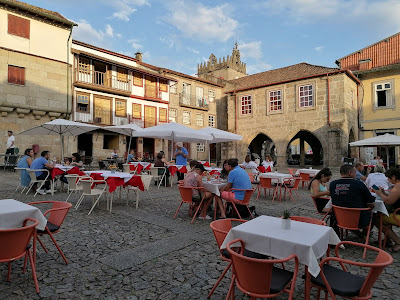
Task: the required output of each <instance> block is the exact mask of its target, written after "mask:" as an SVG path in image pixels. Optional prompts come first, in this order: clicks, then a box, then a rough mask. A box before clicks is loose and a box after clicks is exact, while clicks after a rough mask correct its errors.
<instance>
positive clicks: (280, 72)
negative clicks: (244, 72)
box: [231, 63, 339, 90]
mask: <svg viewBox="0 0 400 300" xmlns="http://www.w3.org/2000/svg"><path fill="white" fill-rule="evenodd" d="M336 71H339V69H338V68H327V67H322V66H315V65H311V64H308V63H299V64H296V65H292V66H288V67H284V68H280V69H275V70H270V71H266V72H261V73H257V74H254V75H249V76H245V77H241V78H238V79H234V80H231V82H232V83H234V84H236V87H235V90H243V89H250V88H253V87H258V86H267V85H273V84H278V83H280V82H287V81H294V80H297V79H300V78H304V77H311V76H316V75H323V74H326V73H330V72H336Z"/></svg>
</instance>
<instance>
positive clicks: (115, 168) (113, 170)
mask: <svg viewBox="0 0 400 300" xmlns="http://www.w3.org/2000/svg"><path fill="white" fill-rule="evenodd" d="M108 168H109V169H110V171H111V173H115V172H116V171H117V166H116V165H110V166H109V167H108Z"/></svg>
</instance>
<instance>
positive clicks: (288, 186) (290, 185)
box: [283, 177, 301, 203]
mask: <svg viewBox="0 0 400 300" xmlns="http://www.w3.org/2000/svg"><path fill="white" fill-rule="evenodd" d="M300 181H301V179H300V178H299V177H297V178H290V179H285V180H284V181H283V187H284V188H285V199H286V191H287V192H288V195H289V197H290V198H292V201H293V202H295V203H296V200H294V198H293V194H292V191H293V192H294V193H295V195H296V196H297V199H299V200H300V196H299V194H298V193H297V190H298V189H299V185H300Z"/></svg>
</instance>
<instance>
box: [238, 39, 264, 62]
mask: <svg viewBox="0 0 400 300" xmlns="http://www.w3.org/2000/svg"><path fill="white" fill-rule="evenodd" d="M238 48H239V50H240V53H241V55H242V58H255V59H260V58H261V57H262V51H261V41H256V42H250V43H247V44H246V43H242V44H239V45H238Z"/></svg>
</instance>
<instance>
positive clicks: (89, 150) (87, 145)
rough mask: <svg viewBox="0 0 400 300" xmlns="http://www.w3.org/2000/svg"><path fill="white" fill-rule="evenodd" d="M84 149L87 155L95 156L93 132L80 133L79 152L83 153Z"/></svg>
mask: <svg viewBox="0 0 400 300" xmlns="http://www.w3.org/2000/svg"><path fill="white" fill-rule="evenodd" d="M83 151H84V155H85V156H93V134H91V133H84V134H81V135H78V152H79V153H82V152H83Z"/></svg>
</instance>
